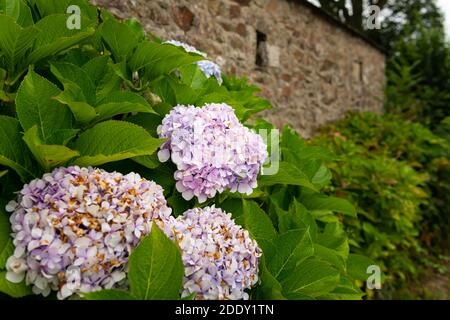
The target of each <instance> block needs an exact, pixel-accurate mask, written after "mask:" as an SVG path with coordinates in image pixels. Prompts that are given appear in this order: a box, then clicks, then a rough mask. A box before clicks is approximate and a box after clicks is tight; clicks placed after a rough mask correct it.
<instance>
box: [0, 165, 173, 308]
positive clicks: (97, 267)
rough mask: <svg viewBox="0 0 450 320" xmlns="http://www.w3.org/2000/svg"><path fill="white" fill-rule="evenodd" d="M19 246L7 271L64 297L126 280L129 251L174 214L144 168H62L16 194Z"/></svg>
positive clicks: (14, 221) (40, 290) (14, 207)
mask: <svg viewBox="0 0 450 320" xmlns="http://www.w3.org/2000/svg"><path fill="white" fill-rule="evenodd" d="M7 210H8V211H10V212H13V213H12V215H11V218H10V220H11V226H12V231H13V234H12V235H13V238H14V241H13V243H14V246H15V251H14V254H13V256H11V257H10V258H9V259H8V261H7V265H6V268H7V275H6V277H7V279H8V280H9V281H11V282H20V281H22V280H23V279H24V278H25V281H26V283H27V284H32V285H33V292H34V293H35V294H43V295H44V296H47V295H48V294H49V293H50V291H51V290H54V291H58V293H57V296H58V298H59V299H64V298H67V297H70V296H71V295H73V294H83V293H86V292H91V291H97V290H100V289H109V288H113V287H114V288H126V286H127V283H126V273H127V262H128V257H129V255H130V252H131V250H132V248H134V247H135V246H136V245H137V244H138V243H139V240H140V239H141V238H142V237H143V236H144V235H146V234H148V233H149V232H150V228H151V224H152V221H165V220H168V218H169V216H170V214H171V209H170V208H168V207H167V205H166V200H165V198H164V196H163V190H162V188H161V187H160V186H159V185H157V184H156V183H155V182H153V181H147V180H145V179H143V178H141V177H140V176H139V175H138V174H135V173H130V174H127V175H122V174H120V173H116V172H114V173H108V172H106V171H104V170H100V169H94V168H79V167H69V168H59V169H55V170H54V171H53V172H52V173H47V174H45V175H44V176H43V177H42V178H41V179H36V180H33V181H31V182H30V183H29V184H27V185H25V186H24V188H23V189H22V191H20V193H19V196H18V202H15V201H11V202H10V203H9V204H8V206H7Z"/></svg>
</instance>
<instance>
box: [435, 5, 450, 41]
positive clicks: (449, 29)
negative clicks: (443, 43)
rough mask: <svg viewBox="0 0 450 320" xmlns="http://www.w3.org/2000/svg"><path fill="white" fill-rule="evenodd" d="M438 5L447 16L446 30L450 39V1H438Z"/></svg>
mask: <svg viewBox="0 0 450 320" xmlns="http://www.w3.org/2000/svg"><path fill="white" fill-rule="evenodd" d="M437 2H438V5H439V6H440V7H441V10H442V11H443V12H444V14H445V30H446V32H447V37H448V38H450V0H437Z"/></svg>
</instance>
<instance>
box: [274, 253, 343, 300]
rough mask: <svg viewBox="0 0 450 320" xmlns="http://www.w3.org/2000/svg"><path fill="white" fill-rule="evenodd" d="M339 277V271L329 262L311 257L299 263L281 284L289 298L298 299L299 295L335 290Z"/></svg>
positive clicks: (315, 295)
mask: <svg viewBox="0 0 450 320" xmlns="http://www.w3.org/2000/svg"><path fill="white" fill-rule="evenodd" d="M339 277H340V276H339V272H338V271H337V270H336V269H334V268H333V267H331V266H330V265H329V264H328V263H326V262H323V261H320V260H317V259H314V258H310V259H307V260H305V261H303V262H301V263H300V264H298V265H297V267H296V268H295V270H294V271H293V272H292V273H291V275H290V276H288V277H286V278H285V279H283V281H282V282H281V285H282V286H283V293H284V294H285V296H286V297H287V298H288V299H297V298H298V295H301V296H304V295H306V296H310V297H317V296H320V295H323V294H326V293H328V292H331V291H333V290H334V288H336V287H337V285H338V283H339Z"/></svg>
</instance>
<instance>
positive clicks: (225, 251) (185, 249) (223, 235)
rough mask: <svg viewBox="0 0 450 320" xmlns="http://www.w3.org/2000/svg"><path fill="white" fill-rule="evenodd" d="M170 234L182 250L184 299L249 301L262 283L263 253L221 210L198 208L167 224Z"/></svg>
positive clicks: (228, 214)
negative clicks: (259, 281)
mask: <svg viewBox="0 0 450 320" xmlns="http://www.w3.org/2000/svg"><path fill="white" fill-rule="evenodd" d="M163 229H164V230H165V232H166V234H167V235H168V236H169V237H170V238H172V239H174V240H175V241H176V242H177V243H178V244H179V246H180V248H181V251H182V260H183V264H184V268H185V276H184V280H183V291H182V296H189V295H191V294H193V293H195V295H196V299H199V300H217V299H219V300H223V299H225V300H240V299H244V300H247V299H248V298H249V296H248V293H246V292H245V290H246V289H250V288H251V287H252V286H253V285H255V284H256V283H257V282H258V264H259V258H260V257H261V254H262V251H261V249H260V248H259V247H258V245H257V243H256V241H254V240H252V239H251V238H250V236H249V233H248V231H247V230H245V229H243V228H242V227H241V226H239V225H237V224H236V223H235V222H234V220H232V219H231V214H230V213H226V212H224V211H222V210H221V209H219V208H215V207H214V206H212V207H205V208H203V209H202V208H194V209H191V210H188V211H186V212H185V213H184V214H183V215H182V216H179V217H178V218H176V219H175V218H173V217H172V218H171V219H170V220H169V221H168V222H164V227H163Z"/></svg>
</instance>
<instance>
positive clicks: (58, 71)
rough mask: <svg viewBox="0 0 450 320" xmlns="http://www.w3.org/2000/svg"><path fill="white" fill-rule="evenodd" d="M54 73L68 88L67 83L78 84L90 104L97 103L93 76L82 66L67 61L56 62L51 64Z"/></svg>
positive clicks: (85, 99)
mask: <svg viewBox="0 0 450 320" xmlns="http://www.w3.org/2000/svg"><path fill="white" fill-rule="evenodd" d="M50 70H51V71H52V73H53V74H54V75H55V76H56V77H57V78H58V80H59V81H60V82H61V83H62V84H63V85H64V88H66V85H67V84H75V85H77V86H78V87H79V88H80V89H81V92H82V96H83V97H84V100H83V101H86V102H87V103H89V104H90V105H95V104H96V92H95V86H94V83H93V82H92V80H91V78H90V77H89V75H88V74H87V72H86V71H84V70H83V69H82V68H80V67H78V66H76V65H74V64H72V63H67V62H54V63H52V64H51V66H50Z"/></svg>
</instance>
